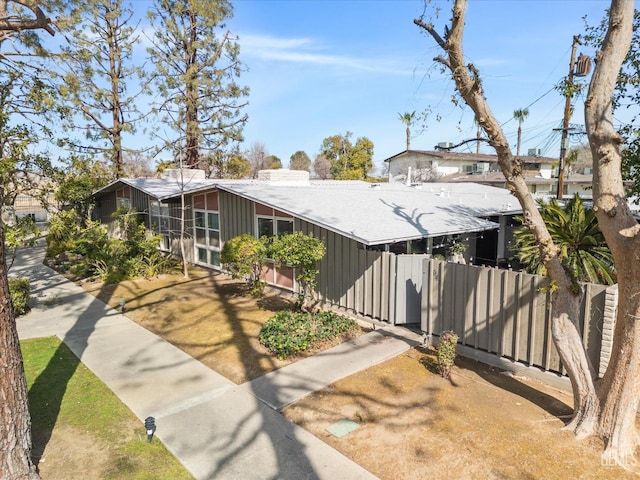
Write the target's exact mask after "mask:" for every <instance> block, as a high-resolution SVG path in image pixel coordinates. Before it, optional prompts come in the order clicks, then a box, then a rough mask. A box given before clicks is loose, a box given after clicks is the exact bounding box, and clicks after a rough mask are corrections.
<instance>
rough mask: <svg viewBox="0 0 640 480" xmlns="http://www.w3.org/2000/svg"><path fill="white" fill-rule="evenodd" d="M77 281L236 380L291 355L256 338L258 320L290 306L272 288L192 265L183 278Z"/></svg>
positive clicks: (267, 369) (265, 369) (285, 362)
mask: <svg viewBox="0 0 640 480" xmlns="http://www.w3.org/2000/svg"><path fill="white" fill-rule="evenodd" d="M82 285H83V288H84V289H85V290H86V291H88V292H89V293H91V294H93V295H94V296H96V297H98V298H100V300H102V301H103V302H105V303H107V304H109V305H110V306H112V307H113V308H116V309H118V310H120V309H121V307H120V302H121V301H124V302H125V314H126V315H127V317H129V318H131V319H132V320H134V321H135V322H137V323H139V324H140V325H142V326H143V327H145V328H146V329H148V330H150V331H152V332H154V333H155V334H156V335H158V336H160V337H162V338H164V339H165V340H167V341H169V342H171V343H172V344H173V345H175V346H176V347H178V348H180V349H181V350H183V351H185V352H187V353H188V354H189V355H191V356H192V357H194V358H196V359H198V360H199V361H200V362H202V363H204V364H205V365H207V366H208V367H209V368H211V369H213V370H215V371H216V372H218V373H220V374H221V375H223V376H225V377H226V378H228V379H229V380H231V381H233V382H235V383H237V384H241V383H244V382H246V381H249V380H252V379H254V378H257V377H260V376H262V375H264V374H265V373H268V372H270V371H272V370H276V369H278V368H280V367H282V366H284V365H288V364H290V363H292V362H293V361H295V360H296V359H295V358H292V359H287V360H278V358H277V357H275V356H274V355H272V354H271V353H269V351H268V350H267V349H266V348H265V347H264V346H263V345H262V344H260V342H259V341H258V334H259V333H260V328H261V327H262V325H263V324H264V323H265V322H266V321H267V320H268V319H269V318H270V317H271V316H273V314H274V313H275V312H276V311H278V310H282V309H286V308H291V300H290V299H288V298H286V297H285V296H282V295H278V293H277V292H275V291H267V292H266V295H265V296H264V297H263V298H259V299H256V298H254V297H253V296H251V295H250V294H249V288H248V287H247V285H246V284H245V283H244V282H242V281H240V280H233V279H231V278H230V277H228V276H226V275H222V274H219V273H217V272H213V271H210V270H205V269H201V268H192V269H191V271H190V278H189V279H185V278H184V277H183V276H182V275H163V276H161V277H159V278H154V279H150V280H144V279H141V280H132V281H126V282H121V283H119V284H117V285H104V284H102V283H96V282H93V283H91V282H85V283H83V284H82ZM336 343H337V342H336ZM330 346H331V345H324V346H323V348H327V347H330ZM312 353H313V352H305V353H304V354H302V355H301V357H299V358H302V357H304V356H306V355H310V354H312Z"/></svg>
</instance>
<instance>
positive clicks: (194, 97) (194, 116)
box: [185, 11, 200, 168]
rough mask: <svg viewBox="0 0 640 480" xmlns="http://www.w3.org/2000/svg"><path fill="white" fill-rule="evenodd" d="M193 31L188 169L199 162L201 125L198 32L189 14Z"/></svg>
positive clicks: (188, 71) (187, 54) (189, 57)
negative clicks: (199, 113) (199, 123)
mask: <svg viewBox="0 0 640 480" xmlns="http://www.w3.org/2000/svg"><path fill="white" fill-rule="evenodd" d="M189 17H190V19H191V30H190V32H189V47H190V49H189V48H187V49H186V51H185V74H186V77H187V84H186V85H185V88H186V92H185V95H186V113H185V115H186V132H185V134H186V147H187V152H186V156H187V158H186V164H187V167H188V168H196V167H197V165H198V160H199V158H198V157H199V153H200V152H199V150H200V149H199V134H198V133H199V132H198V129H199V125H198V55H197V49H196V47H195V44H196V41H197V40H198V33H197V30H196V14H195V13H194V12H193V11H191V12H189Z"/></svg>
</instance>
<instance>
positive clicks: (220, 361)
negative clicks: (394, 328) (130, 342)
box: [84, 269, 637, 480]
mask: <svg viewBox="0 0 640 480" xmlns="http://www.w3.org/2000/svg"><path fill="white" fill-rule="evenodd" d="M84 287H85V289H86V290H88V291H89V292H91V293H93V294H94V295H96V296H98V297H100V298H101V299H102V300H103V301H105V302H107V303H109V304H110V305H111V306H113V307H115V308H118V307H119V304H120V301H121V300H125V302H126V303H125V313H126V315H127V316H129V317H130V318H131V319H133V320H134V321H136V322H138V323H140V324H141V325H143V326H144V327H146V328H148V329H149V330H151V331H153V332H155V333H156V334H158V335H160V336H162V337H163V338H165V339H167V340H168V341H170V342H171V343H173V344H174V345H176V346H178V347H179V348H181V349H182V350H184V351H185V352H187V353H189V354H190V355H192V356H193V357H195V358H197V359H199V360H200V361H201V362H203V363H204V364H205V365H208V366H209V367H210V368H212V369H214V370H216V371H218V372H219V373H221V374H222V375H224V376H226V377H227V378H229V379H230V380H232V381H234V382H236V383H243V382H245V381H247V380H250V379H253V378H256V377H258V376H260V375H263V374H264V373H267V372H269V371H271V370H274V369H277V368H280V367H281V366H283V365H286V364H287V363H290V362H291V360H289V361H279V360H278V359H277V358H275V357H273V356H271V355H270V354H269V353H268V352H267V351H266V349H264V347H262V345H260V343H259V342H258V340H257V336H258V332H259V330H260V327H261V326H262V324H263V323H264V322H265V321H266V320H267V319H268V318H269V317H270V316H271V315H272V314H273V312H274V311H276V310H278V309H280V308H286V307H287V306H288V301H287V300H286V299H282V298H279V297H278V296H276V295H275V294H270V295H267V296H266V297H265V298H263V299H260V300H256V299H254V298H253V297H251V296H250V295H248V294H247V292H246V289H245V287H244V286H243V285H242V284H241V283H239V282H237V281H234V280H230V279H229V278H228V277H226V276H224V275H219V274H216V273H213V272H209V271H205V270H200V269H194V270H193V271H192V274H191V279H189V280H184V279H183V278H182V277H181V276H164V277H161V278H158V279H153V280H139V281H131V282H123V283H121V284H119V285H117V286H110V285H107V286H104V285H99V284H85V285H84ZM570 405H571V396H570V395H568V394H567V393H565V392H560V391H557V390H554V389H552V388H549V387H547V386H545V385H544V384H542V383H539V382H536V381H533V380H527V379H524V378H514V377H511V376H508V375H505V374H504V373H503V372H500V371H499V370H497V369H493V368H490V367H488V366H486V365H483V364H480V363H476V362H473V361H470V360H465V359H458V362H457V366H456V367H455V368H454V370H453V375H452V379H451V381H448V380H444V379H443V378H441V377H440V376H439V375H437V374H436V373H434V369H433V357H432V356H431V355H429V354H428V352H423V351H420V350H416V349H414V350H411V351H410V352H408V353H407V354H404V355H401V356H398V357H396V358H394V359H392V360H390V361H387V362H385V363H383V364H380V365H377V366H375V367H372V368H370V369H368V370H366V371H364V372H361V373H358V374H356V375H353V376H351V377H349V378H346V379H343V380H342V381H340V382H337V383H336V384H334V385H331V386H329V387H328V388H326V389H324V390H322V391H319V392H316V393H315V394H313V395H310V396H308V397H307V398H305V399H303V400H301V401H299V402H298V403H296V404H294V405H292V406H290V407H288V408H287V409H286V410H285V411H284V412H283V413H284V415H285V416H286V417H287V418H289V419H291V420H292V421H294V422H295V423H298V424H299V425H301V426H302V427H304V428H305V429H307V430H309V431H310V432H311V433H313V434H314V435H316V436H317V437H319V438H321V439H322V440H323V441H325V442H327V443H328V444H330V445H331V446H333V447H334V448H336V449H337V450H339V451H341V452H342V453H344V454H345V455H346V456H348V457H350V458H351V459H353V460H354V461H355V462H356V463H358V464H360V465H362V466H363V467H364V468H366V469H367V470H369V471H370V472H372V473H373V474H375V475H376V476H378V477H379V478H380V479H382V480H398V479H415V478H437V479H467V478H483V479H556V478H572V479H574V478H583V479H592V478H598V479H624V478H637V475H635V474H633V473H630V472H625V471H624V470H622V469H621V468H619V467H606V466H602V465H601V461H600V451H601V444H600V443H599V442H598V441H595V440H590V441H583V442H579V441H577V440H575V438H574V437H573V435H572V434H571V433H569V432H566V431H563V430H561V428H562V426H563V422H564V421H566V420H567V418H568V416H569V415H570V414H571V408H570ZM345 419H347V420H351V421H353V422H356V423H357V426H358V428H357V429H356V430H355V431H352V432H351V433H348V434H347V435H345V436H343V437H341V438H336V437H334V436H333V435H331V434H330V433H329V432H328V431H327V430H326V429H327V427H330V426H331V425H333V424H335V423H336V422H338V421H340V420H345Z"/></svg>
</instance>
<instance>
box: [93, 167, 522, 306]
mask: <svg viewBox="0 0 640 480" xmlns="http://www.w3.org/2000/svg"><path fill="white" fill-rule="evenodd" d="M182 197H183V198H184V205H185V208H184V210H183V209H182V202H181V198H182ZM94 199H95V208H94V211H93V216H94V218H95V219H98V220H100V221H101V222H103V223H108V224H110V225H111V231H112V233H114V234H117V233H118V232H117V227H115V226H116V225H117V223H118V222H116V221H114V220H113V213H114V212H116V210H117V209H118V208H120V207H127V208H128V207H133V208H135V209H136V210H137V211H138V212H140V214H141V215H143V219H144V221H145V223H146V224H147V226H148V227H149V228H150V229H152V230H153V231H155V232H156V233H158V234H160V235H162V238H163V241H162V244H161V249H162V250H164V251H167V252H171V253H173V254H176V255H178V254H179V252H180V247H179V238H180V218H181V215H184V218H185V222H184V226H185V238H186V257H187V260H188V262H190V263H194V264H197V265H201V266H204V267H209V268H213V269H220V268H221V265H220V252H221V250H222V247H223V245H224V243H225V242H226V241H228V240H229V239H231V238H233V237H236V236H238V235H241V234H245V233H249V234H252V235H254V236H255V237H261V236H263V235H267V236H269V235H278V234H281V233H285V232H292V231H302V232H304V233H308V234H313V235H314V236H315V237H317V238H320V239H322V241H323V242H324V244H325V246H326V247H327V254H326V255H325V258H323V260H322V261H321V263H320V272H321V273H320V276H319V280H318V291H319V292H323V293H322V295H323V296H324V298H325V300H327V299H328V300H327V301H329V302H334V303H335V304H337V303H339V300H336V299H338V298H341V297H343V296H345V295H346V294H345V291H347V290H349V289H353V288H356V289H357V286H356V287H354V285H356V283H357V282H358V279H360V278H361V277H362V276H363V275H365V273H366V272H367V271H368V269H369V268H370V267H371V265H372V264H373V263H374V262H375V261H377V260H378V259H379V258H381V257H382V256H383V255H390V253H387V252H391V253H393V254H396V255H397V254H407V253H416V254H427V255H438V254H442V255H443V256H444V255H446V254H447V248H448V247H449V246H451V245H452V244H453V243H455V242H459V243H464V244H465V245H466V251H465V253H464V256H465V260H466V261H467V262H470V263H478V264H489V265H495V264H496V263H499V261H500V260H501V259H504V258H506V257H509V256H510V254H509V252H508V245H509V243H510V241H511V235H512V229H513V227H514V224H515V222H514V220H513V216H514V215H517V214H518V213H519V212H520V208H519V205H518V203H517V201H516V199H515V198H514V197H513V196H512V195H511V194H510V193H509V192H508V191H507V190H504V189H498V188H494V187H490V186H486V185H479V184H464V185H457V184H438V183H430V184H425V185H422V186H413V187H408V186H405V185H397V184H396V185H393V184H386V183H383V184H370V183H366V182H361V181H313V182H312V181H309V177H308V173H307V172H303V171H288V170H268V171H263V172H261V173H260V176H259V178H258V179H257V180H216V179H202V178H193V179H185V180H184V181H181V180H180V179H179V176H177V175H173V176H172V177H171V178H160V179H150V178H135V179H125V178H121V179H119V180H116V181H114V182H112V183H111V184H109V185H107V186H105V187H104V188H102V189H100V190H99V191H97V192H96V193H95V194H94ZM265 280H266V281H267V282H268V283H269V284H271V285H275V286H278V287H281V288H284V289H288V290H293V291H295V290H296V288H297V285H296V284H295V280H294V272H293V271H292V269H291V268H288V267H284V268H276V266H274V265H273V264H271V265H269V266H268V267H267V269H266V270H265ZM327 292H328V293H327ZM329 297H330V298H329Z"/></svg>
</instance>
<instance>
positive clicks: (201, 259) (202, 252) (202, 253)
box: [198, 248, 209, 263]
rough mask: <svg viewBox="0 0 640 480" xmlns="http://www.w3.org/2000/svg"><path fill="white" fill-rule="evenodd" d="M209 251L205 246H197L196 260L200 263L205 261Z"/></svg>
mask: <svg viewBox="0 0 640 480" xmlns="http://www.w3.org/2000/svg"><path fill="white" fill-rule="evenodd" d="M208 254H209V251H208V250H207V249H206V248H198V261H199V262H201V263H207V257H208V256H209V255H208Z"/></svg>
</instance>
